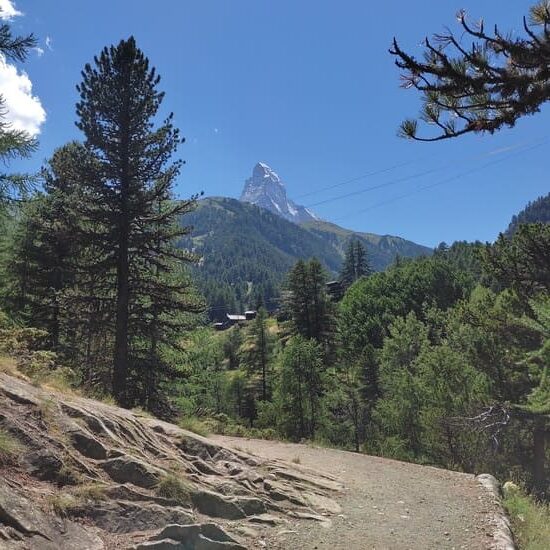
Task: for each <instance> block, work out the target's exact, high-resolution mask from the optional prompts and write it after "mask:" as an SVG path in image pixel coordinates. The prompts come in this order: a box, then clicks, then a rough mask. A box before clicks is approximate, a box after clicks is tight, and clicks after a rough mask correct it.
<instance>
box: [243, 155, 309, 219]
mask: <svg viewBox="0 0 550 550" xmlns="http://www.w3.org/2000/svg"><path fill="white" fill-rule="evenodd" d="M240 200H241V201H242V202H249V203H251V204H255V205H256V206H259V207H260V208H265V209H266V210H269V211H270V212H273V213H274V214H277V215H278V216H281V217H283V218H285V219H286V220H288V221H291V222H294V223H303V222H308V221H314V220H319V217H318V216H316V215H315V214H314V213H313V212H312V211H311V210H308V209H307V208H306V207H305V206H300V205H298V204H296V203H294V202H292V201H291V200H290V199H289V198H288V197H287V195H286V189H285V185H284V183H283V182H282V180H281V178H280V177H279V175H278V174H277V173H276V172H274V171H273V170H272V169H271V168H270V167H269V166H268V165H267V164H265V163H263V162H258V163H257V164H256V166H254V169H253V170H252V177H250V178H248V179H247V180H246V182H245V184H244V189H243V192H242V194H241V198H240Z"/></svg>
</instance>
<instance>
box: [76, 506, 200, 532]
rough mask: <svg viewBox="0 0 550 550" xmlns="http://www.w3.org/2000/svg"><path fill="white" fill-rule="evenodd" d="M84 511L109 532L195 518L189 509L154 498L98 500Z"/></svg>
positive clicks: (156, 525) (141, 529)
mask: <svg viewBox="0 0 550 550" xmlns="http://www.w3.org/2000/svg"><path fill="white" fill-rule="evenodd" d="M86 515H87V517H89V518H90V519H91V520H92V521H93V523H94V525H97V526H98V527H100V528H101V529H104V530H105V531H107V532H109V533H132V532H133V531H146V530H150V529H160V528H162V527H164V526H165V525H169V524H180V525H186V524H192V523H194V521H195V518H194V516H193V512H192V511H191V510H187V509H185V508H182V507H181V506H162V505H160V504H156V503H153V502H125V501H118V502H117V501H105V502H98V503H95V504H94V505H93V506H91V507H90V508H89V509H87V510H86ZM162 538H171V537H162Z"/></svg>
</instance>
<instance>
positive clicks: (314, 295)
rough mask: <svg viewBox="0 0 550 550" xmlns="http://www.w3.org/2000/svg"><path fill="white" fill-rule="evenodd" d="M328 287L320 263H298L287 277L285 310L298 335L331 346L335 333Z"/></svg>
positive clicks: (311, 261)
mask: <svg viewBox="0 0 550 550" xmlns="http://www.w3.org/2000/svg"><path fill="white" fill-rule="evenodd" d="M325 285H326V274H325V271H324V269H323V266H322V265H321V263H320V262H319V260H317V259H315V258H312V259H311V260H309V261H308V262H307V263H306V262H304V261H303V260H299V261H298V262H297V263H296V264H295V266H294V267H293V268H292V270H291V271H290V273H289V276H288V285H287V286H288V294H287V298H286V308H287V310H288V312H289V314H290V317H291V318H292V322H293V327H294V331H295V332H296V333H297V334H300V335H301V336H303V337H304V338H308V339H309V338H313V339H315V340H316V341H317V342H322V343H325V344H328V343H329V342H330V341H331V337H332V333H333V311H332V307H331V302H330V300H329V299H328V297H327V293H326V289H325ZM327 351H328V350H327Z"/></svg>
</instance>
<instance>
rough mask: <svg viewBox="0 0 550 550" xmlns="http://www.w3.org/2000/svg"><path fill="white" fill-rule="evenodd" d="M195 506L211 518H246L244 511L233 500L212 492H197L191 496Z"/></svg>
mask: <svg viewBox="0 0 550 550" xmlns="http://www.w3.org/2000/svg"><path fill="white" fill-rule="evenodd" d="M191 501H192V502H193V506H195V508H196V509H197V510H198V511H199V512H200V513H201V514H206V515H207V516H210V517H215V518H224V519H240V518H244V517H246V514H245V513H244V511H243V509H242V508H240V507H239V505H238V504H237V503H236V502H235V501H234V500H232V499H228V498H225V497H223V496H221V495H219V494H217V493H213V492H210V491H197V492H195V493H193V494H192V495H191Z"/></svg>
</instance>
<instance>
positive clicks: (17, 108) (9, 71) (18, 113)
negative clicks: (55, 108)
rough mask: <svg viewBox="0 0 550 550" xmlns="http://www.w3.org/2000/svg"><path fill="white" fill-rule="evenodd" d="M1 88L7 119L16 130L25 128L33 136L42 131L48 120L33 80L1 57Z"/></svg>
mask: <svg viewBox="0 0 550 550" xmlns="http://www.w3.org/2000/svg"><path fill="white" fill-rule="evenodd" d="M0 90H1V93H2V98H3V99H4V107H5V109H6V114H5V116H4V118H5V120H7V121H8V122H10V123H11V126H12V128H14V129H15V130H24V131H25V132H28V133H29V134H30V135H31V136H36V135H37V134H39V133H40V126H41V125H42V124H43V123H44V122H45V120H46V111H45V110H44V107H42V103H41V102H40V98H38V97H37V96H35V95H33V93H32V82H31V80H30V78H29V77H28V75H27V73H25V72H23V71H21V72H20V71H18V70H17V68H16V67H15V66H13V65H11V64H9V63H6V60H5V59H4V58H3V57H0Z"/></svg>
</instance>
